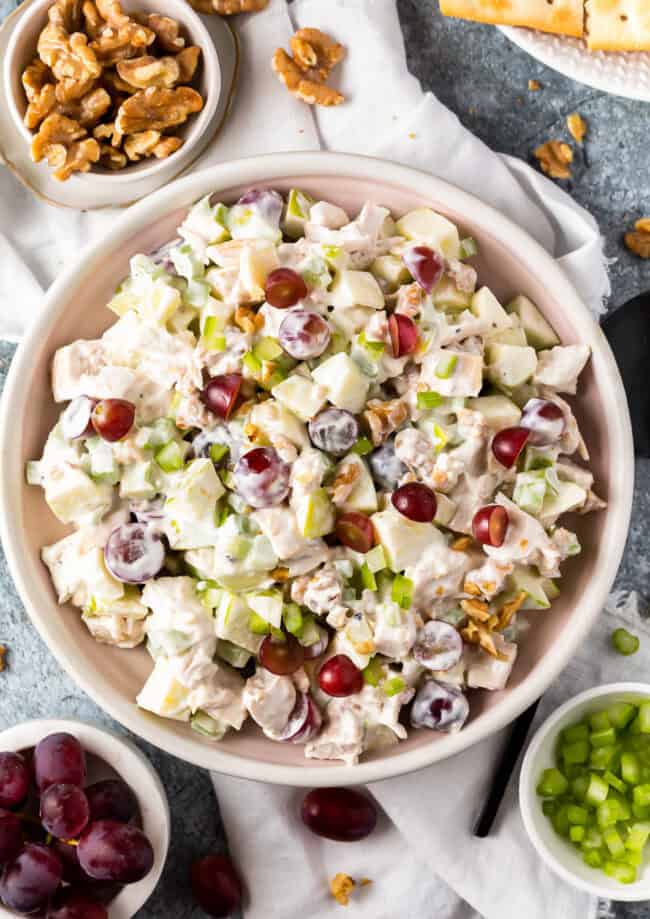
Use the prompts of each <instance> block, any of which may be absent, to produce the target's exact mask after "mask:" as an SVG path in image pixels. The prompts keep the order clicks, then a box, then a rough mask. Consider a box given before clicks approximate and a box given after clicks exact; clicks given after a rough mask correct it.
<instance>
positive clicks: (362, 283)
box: [329, 269, 384, 310]
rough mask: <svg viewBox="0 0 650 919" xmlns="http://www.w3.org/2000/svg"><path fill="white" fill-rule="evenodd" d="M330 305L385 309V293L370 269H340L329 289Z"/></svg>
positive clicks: (342, 307)
mask: <svg viewBox="0 0 650 919" xmlns="http://www.w3.org/2000/svg"><path fill="white" fill-rule="evenodd" d="M329 305H330V306H333V307H335V308H336V309H349V308H350V307H352V306H369V307H370V308H371V309H374V310H383V308H384V295H383V293H382V290H381V287H380V286H379V284H378V283H377V279H376V278H375V277H374V276H373V275H372V274H371V273H370V272H369V271H352V270H350V269H344V270H343V271H340V272H339V273H338V274H337V276H336V278H335V280H334V283H333V284H332V286H331V288H330V291H329Z"/></svg>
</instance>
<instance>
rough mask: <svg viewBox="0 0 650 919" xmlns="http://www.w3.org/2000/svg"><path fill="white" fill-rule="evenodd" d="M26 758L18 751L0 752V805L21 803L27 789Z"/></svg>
mask: <svg viewBox="0 0 650 919" xmlns="http://www.w3.org/2000/svg"><path fill="white" fill-rule="evenodd" d="M29 783H30V774H29V766H28V765H27V760H26V759H25V757H24V756H21V755H20V753H0V807H15V806H16V805H17V804H21V803H22V802H23V801H24V800H25V798H26V797H27V792H28V791H29Z"/></svg>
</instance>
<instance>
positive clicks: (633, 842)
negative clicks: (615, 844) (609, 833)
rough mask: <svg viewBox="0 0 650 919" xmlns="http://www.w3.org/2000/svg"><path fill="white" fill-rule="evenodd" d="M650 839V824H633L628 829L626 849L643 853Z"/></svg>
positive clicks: (644, 822)
mask: <svg viewBox="0 0 650 919" xmlns="http://www.w3.org/2000/svg"><path fill="white" fill-rule="evenodd" d="M648 837H650V823H648V822H647V821H639V822H637V823H633V824H632V826H630V827H629V829H628V834H627V839H626V840H625V848H626V849H629V850H630V851H631V852H641V850H642V849H643V847H644V846H645V844H646V843H647V841H648Z"/></svg>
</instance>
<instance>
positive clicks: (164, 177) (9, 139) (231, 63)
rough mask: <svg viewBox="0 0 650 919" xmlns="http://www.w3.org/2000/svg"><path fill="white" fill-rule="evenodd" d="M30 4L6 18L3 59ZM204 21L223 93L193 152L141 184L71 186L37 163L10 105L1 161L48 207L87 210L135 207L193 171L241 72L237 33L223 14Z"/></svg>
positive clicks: (3, 123) (2, 92)
mask: <svg viewBox="0 0 650 919" xmlns="http://www.w3.org/2000/svg"><path fill="white" fill-rule="evenodd" d="M29 3H30V0H25V2H24V3H22V4H21V6H19V7H18V8H17V9H16V10H14V12H13V13H12V14H11V15H10V16H8V17H7V19H6V20H5V21H4V23H3V25H2V28H0V61H1V60H2V59H3V57H4V55H5V53H6V50H7V46H8V45H9V41H10V38H11V36H12V34H13V32H14V30H15V29H16V28H17V27H18V25H19V23H20V20H21V17H22V15H23V14H24V12H25V10H26V9H27V7H28V6H29ZM164 6H165V5H164V0H161V10H162V12H165V9H164ZM197 15H198V14H197ZM200 18H201V20H202V21H203V24H204V25H205V27H206V29H207V30H208V32H209V33H210V36H211V37H212V40H213V41H214V44H215V47H216V49H217V55H218V58H219V65H220V69H221V91H220V95H219V102H218V104H217V106H216V109H215V112H214V115H213V116H212V118H211V120H210V121H209V123H208V124H207V125H206V127H205V130H204V132H203V135H202V136H201V137H200V138H199V139H198V142H197V143H196V144H195V145H194V146H193V147H192V148H191V149H190V148H188V150H187V153H186V155H185V156H183V155H181V154H182V153H183V148H181V150H180V151H179V155H178V156H175V157H172V158H170V160H169V162H168V163H167V164H166V166H167V168H165V169H159V170H156V172H155V173H153V174H152V175H151V176H148V177H143V178H142V179H140V180H138V181H137V182H136V183H133V182H126V183H120V182H117V183H115V184H112V183H110V184H109V183H108V182H106V183H103V187H102V188H99V187H98V186H97V184H96V183H93V185H92V187H91V186H90V183H86V182H84V181H83V179H84V177H83V176H74V175H73V176H72V177H71V178H70V179H69V180H68V181H67V182H57V181H56V180H55V179H53V178H52V175H51V173H50V170H49V168H48V166H47V164H46V163H45V162H42V163H34V162H32V159H31V157H30V154H29V144H27V143H26V142H25V137H24V136H23V134H22V133H21V132H20V131H19V130H18V128H17V127H16V124H15V122H14V119H13V118H12V117H11V112H10V111H9V107H8V105H7V104H6V103H5V104H3V105H0V163H3V164H4V165H5V166H7V167H8V168H9V169H11V171H12V172H13V173H14V175H15V176H16V178H17V179H19V180H20V181H21V182H22V183H23V185H25V186H26V187H27V188H29V190H30V191H32V192H34V194H35V195H36V196H37V197H39V198H41V199H43V200H45V201H47V202H48V203H49V204H55V205H58V206H60V207H61V206H62V207H71V208H75V209H77V210H84V211H88V210H98V209H100V208H104V207H123V206H126V205H128V204H132V203H133V202H134V201H138V200H139V199H140V198H144V197H145V196H146V195H149V194H151V192H152V191H155V190H156V189H158V188H161V187H162V186H163V185H167V184H169V182H171V181H172V179H175V178H177V177H178V176H180V175H183V174H184V173H186V172H188V171H189V170H190V169H191V167H192V165H193V163H194V161H195V160H196V159H197V158H198V157H199V156H200V154H201V153H203V151H204V150H205V149H206V147H207V146H208V145H209V144H210V143H212V141H213V140H214V139H215V137H216V135H217V134H218V133H219V131H220V130H221V128H222V127H223V125H224V123H225V121H226V119H227V117H228V113H229V111H230V107H231V104H232V100H233V96H234V93H235V88H236V85H237V78H238V74H239V58H240V54H239V42H238V39H237V37H236V35H235V33H234V31H233V29H232V28H231V27H230V25H229V24H228V22H227V21H226V20H225V19H223V18H222V17H221V16H201V17H200ZM2 70H3V68H0V100H4V99H5V97H6V88H5V85H4V76H3V73H2Z"/></svg>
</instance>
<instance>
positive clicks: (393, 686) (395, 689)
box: [381, 676, 406, 696]
mask: <svg viewBox="0 0 650 919" xmlns="http://www.w3.org/2000/svg"><path fill="white" fill-rule="evenodd" d="M381 688H382V689H383V691H384V692H385V694H386V695H387V696H396V695H397V694H398V693H400V692H403V691H404V689H405V688H406V683H405V682H404V680H403V679H402V677H401V676H394V677H391V678H390V680H384V682H383V683H382V687H381Z"/></svg>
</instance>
